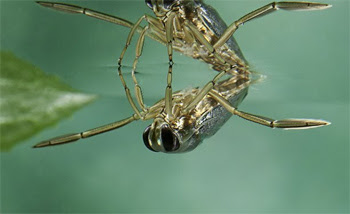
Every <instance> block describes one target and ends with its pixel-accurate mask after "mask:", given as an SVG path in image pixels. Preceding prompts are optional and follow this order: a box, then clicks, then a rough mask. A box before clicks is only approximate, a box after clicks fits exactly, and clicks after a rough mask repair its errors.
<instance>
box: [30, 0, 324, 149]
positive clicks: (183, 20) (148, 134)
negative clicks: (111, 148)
mask: <svg viewBox="0 0 350 214" xmlns="http://www.w3.org/2000/svg"><path fill="white" fill-rule="evenodd" d="M37 3H39V4H40V5H42V6H45V7H48V8H52V9H56V10H61V11H65V12H70V13H78V14H85V15H87V16H90V17H93V18H98V19H102V20H105V21H109V22H112V23H115V24H118V25H122V26H126V27H129V28H130V29H131V30H130V33H129V35H128V37H127V41H126V44H125V46H124V48H123V50H122V53H121V55H120V57H119V59H118V65H119V67H118V74H119V77H120V79H121V82H122V84H123V87H124V89H125V94H126V97H127V99H128V101H129V103H130V105H131V107H132V109H133V111H134V114H133V115H131V116H130V117H128V118H126V119H123V120H121V121H117V122H114V123H111V124H108V125H104V126H101V127H98V128H95V129H91V130H88V131H84V132H80V133H76V134H70V135H65V136H60V137H57V138H54V139H50V140H46V141H43V142H41V143H39V144H37V145H35V146H34V147H35V148H38V147H45V146H51V145H58V144H64V143H69V142H73V141H76V140H79V139H81V138H87V137H90V136H93V135H96V134H101V133H104V132H106V131H110V130H114V129H117V128H120V127H122V126H124V125H126V124H129V123H130V122H133V121H136V120H150V119H153V122H152V124H151V125H150V126H148V127H147V128H146V129H145V131H144V133H143V140H144V143H145V145H146V147H147V148H148V149H150V150H152V151H157V152H166V153H170V152H186V151H191V150H193V149H194V148H196V146H197V145H199V144H200V142H202V141H203V139H205V138H207V137H209V136H212V135H213V134H215V133H216V131H217V130H218V129H219V128H220V127H221V126H222V125H223V124H224V123H225V122H226V121H227V120H228V119H229V118H230V116H232V115H237V116H239V117H241V118H244V119H246V120H249V121H252V122H255V123H258V124H261V125H265V126H268V127H272V128H285V129H305V128H314V127H320V126H324V125H328V124H329V122H327V121H323V120H315V119H284V120H274V119H270V118H267V117H264V116H259V115H255V114H251V113H247V112H243V111H240V110H238V109H237V106H238V105H239V104H240V103H241V102H242V101H243V99H244V98H245V96H246V95H247V91H248V87H249V85H250V84H252V83H253V82H255V81H256V80H255V79H254V77H253V76H254V73H253V72H251V71H250V69H249V65H248V63H247V61H246V60H245V58H244V56H243V54H242V52H241V50H240V48H239V46H238V44H237V42H236V41H235V39H234V38H233V37H232V35H233V33H234V32H235V31H236V30H237V29H238V28H239V27H240V26H241V25H243V24H244V23H246V22H248V21H250V20H253V19H255V18H257V17H261V16H263V15H267V14H270V13H272V12H274V11H276V10H278V9H282V10H306V11H307V10H320V9H326V8H329V7H330V5H328V4H322V3H310V2H273V3H270V4H268V5H266V6H263V7H261V8H259V9H257V10H254V11H253V12H250V13H248V14H246V15H245V16H243V17H241V18H240V19H238V20H237V21H234V22H233V23H232V24H231V25H229V26H227V25H226V24H225V22H224V21H223V20H222V19H221V18H220V16H219V14H218V13H217V12H216V11H215V9H213V8H212V7H211V6H209V5H207V4H205V3H204V2H203V1H201V0H146V1H145V3H146V5H147V6H148V7H149V8H150V9H152V10H153V12H154V14H155V17H153V16H150V15H143V16H141V17H140V18H139V19H138V20H137V21H136V23H135V24H132V23H131V22H129V21H127V20H125V19H122V18H119V17H115V16H112V15H108V14H104V13H101V12H98V11H94V10H91V9H87V8H82V7H79V6H75V5H70V4H64V3H52V2H41V1H39V2H37ZM143 21H145V22H146V23H147V24H146V26H145V27H142V26H141V23H142V22H143ZM136 32H139V37H138V40H137V43H136V53H135V59H134V63H133V68H132V78H133V83H134V91H135V97H136V100H134V98H133V97H132V95H131V92H130V89H129V87H128V86H127V84H126V82H125V80H124V77H123V73H122V61H123V58H124V55H125V52H126V51H127V49H128V47H129V45H130V43H131V41H132V38H133V37H134V35H135V34H136ZM146 36H148V37H150V38H152V39H154V40H156V41H158V42H160V43H162V44H164V45H166V47H167V55H168V58H169V68H168V75H167V84H166V89H165V97H164V99H161V100H160V101H159V102H157V103H155V104H154V105H153V106H151V107H146V105H145V104H144V101H143V97H142V89H141V87H140V86H139V84H138V81H137V79H136V75H135V71H136V69H137V64H138V59H139V58H140V57H141V55H142V50H143V45H144V41H145V37H146ZM173 50H175V51H178V52H181V53H183V54H185V55H188V56H190V57H193V58H195V59H199V60H201V61H204V62H206V63H207V64H209V65H210V66H211V67H212V68H213V69H214V70H216V71H218V73H217V74H216V76H215V77H214V78H213V79H212V80H210V81H209V82H208V83H207V84H205V85H204V86H203V87H201V88H193V89H189V90H184V91H179V92H172V72H173V63H174V62H173ZM224 77H226V78H225V79H224V80H222V79H223V78H224Z"/></svg>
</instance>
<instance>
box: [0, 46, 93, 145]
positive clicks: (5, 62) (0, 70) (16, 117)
mask: <svg viewBox="0 0 350 214" xmlns="http://www.w3.org/2000/svg"><path fill="white" fill-rule="evenodd" d="M0 55H1V61H0V64H1V67H0V150H1V151H9V150H10V149H11V148H12V147H13V146H15V145H16V144H17V143H19V142H21V141H22V140H24V139H26V138H29V137H31V136H33V135H34V134H35V133H37V132H39V131H41V130H43V129H44V128H46V127H48V126H51V125H53V124H55V123H57V122H58V121H59V120H61V119H63V118H65V117H67V116H69V115H71V114H72V113H73V112H74V111H76V110H78V109H79V108H81V107H83V106H84V105H87V104H88V103H90V102H92V101H93V100H94V99H95V98H96V96H95V95H87V94H83V93H79V92H78V91H77V90H74V89H73V88H71V87H70V86H68V85H66V84H64V83H62V81H60V79H59V78H58V77H56V76H53V75H48V74H45V73H44V72H43V71H41V70H40V69H39V68H37V67H35V66H34V65H32V64H30V63H28V62H25V61H23V60H21V59H19V58H17V57H16V56H15V55H14V54H12V53H10V52H1V53H0Z"/></svg>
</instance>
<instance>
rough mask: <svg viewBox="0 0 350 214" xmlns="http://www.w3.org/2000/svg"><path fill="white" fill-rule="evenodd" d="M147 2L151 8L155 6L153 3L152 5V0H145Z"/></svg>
mask: <svg viewBox="0 0 350 214" xmlns="http://www.w3.org/2000/svg"><path fill="white" fill-rule="evenodd" d="M145 3H146V4H147V6H148V7H149V8H151V9H152V8H153V5H152V1H151V0H145Z"/></svg>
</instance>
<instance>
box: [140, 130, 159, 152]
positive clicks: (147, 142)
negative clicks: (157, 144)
mask: <svg viewBox="0 0 350 214" xmlns="http://www.w3.org/2000/svg"><path fill="white" fill-rule="evenodd" d="M150 129H151V126H147V128H146V129H145V131H143V134H142V138H143V143H144V144H145V146H146V147H147V148H148V149H149V150H151V151H152V152H157V151H155V150H154V149H153V148H152V147H151V145H150V144H149V141H148V135H149V130H150Z"/></svg>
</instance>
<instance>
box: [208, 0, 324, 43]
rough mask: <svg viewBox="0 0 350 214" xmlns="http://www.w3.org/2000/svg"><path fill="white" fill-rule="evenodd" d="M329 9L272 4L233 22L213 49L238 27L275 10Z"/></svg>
mask: <svg viewBox="0 0 350 214" xmlns="http://www.w3.org/2000/svg"><path fill="white" fill-rule="evenodd" d="M329 7H331V5H329V4H322V3H311V2H272V3H270V4H267V5H265V6H263V7H261V8H259V9H257V10H254V11H253V12H250V13H248V14H247V15H245V16H243V17H241V18H240V19H238V20H237V21H235V22H233V23H232V24H231V25H230V26H228V27H227V29H226V30H225V32H224V33H223V34H222V35H221V37H220V38H219V40H218V41H217V42H216V43H215V44H214V49H216V50H217V49H218V48H220V47H221V46H222V45H223V44H225V43H226V41H227V40H228V39H230V38H231V36H232V34H233V33H234V32H235V31H236V30H237V29H238V27H239V26H241V25H243V24H244V23H246V22H248V21H250V20H252V19H255V18H258V17H261V16H264V15H267V14H270V13H272V12H274V11H276V10H279V9H282V10H322V9H326V8H329Z"/></svg>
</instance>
